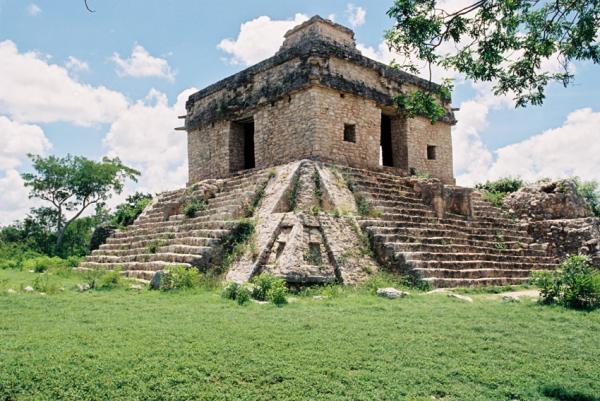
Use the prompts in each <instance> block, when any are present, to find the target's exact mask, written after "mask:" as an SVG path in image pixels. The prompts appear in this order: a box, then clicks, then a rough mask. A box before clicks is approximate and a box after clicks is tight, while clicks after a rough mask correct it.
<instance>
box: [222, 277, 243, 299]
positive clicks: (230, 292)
mask: <svg viewBox="0 0 600 401" xmlns="http://www.w3.org/2000/svg"><path fill="white" fill-rule="evenodd" d="M239 288H240V285H239V284H238V283H236V282H235V281H231V282H229V283H227V285H225V288H223V292H222V293H221V296H222V297H223V298H225V299H231V300H235V299H236V298H237V292H238V290H239Z"/></svg>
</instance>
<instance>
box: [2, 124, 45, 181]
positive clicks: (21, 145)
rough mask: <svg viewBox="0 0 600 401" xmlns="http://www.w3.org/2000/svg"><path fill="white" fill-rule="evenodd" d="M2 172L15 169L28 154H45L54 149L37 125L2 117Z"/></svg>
mask: <svg viewBox="0 0 600 401" xmlns="http://www.w3.org/2000/svg"><path fill="white" fill-rule="evenodd" d="M0 143H1V144H2V147H0V171H3V170H9V169H14V168H16V167H17V166H19V165H20V164H21V162H22V161H23V159H25V158H26V156H27V153H35V154H43V153H46V151H48V150H50V148H52V145H51V144H50V141H48V138H46V135H44V131H43V130H42V129H41V128H40V127H38V126H37V125H29V124H21V123H18V122H15V121H11V120H10V119H8V118H7V117H5V116H0Z"/></svg>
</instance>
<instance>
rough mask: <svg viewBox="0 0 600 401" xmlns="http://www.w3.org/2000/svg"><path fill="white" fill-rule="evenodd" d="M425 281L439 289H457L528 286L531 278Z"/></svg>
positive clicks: (432, 278) (440, 279)
mask: <svg viewBox="0 0 600 401" xmlns="http://www.w3.org/2000/svg"><path fill="white" fill-rule="evenodd" d="M424 281H426V282H428V283H430V284H431V285H432V286H433V287H437V288H456V287H483V286H507V285H521V284H527V283H528V282H529V278H527V277H492V278H490V277H486V278H472V279H462V278H440V277H429V278H425V279H424Z"/></svg>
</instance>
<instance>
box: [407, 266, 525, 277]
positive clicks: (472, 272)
mask: <svg viewBox="0 0 600 401" xmlns="http://www.w3.org/2000/svg"><path fill="white" fill-rule="evenodd" d="M413 272H414V273H415V274H417V275H418V276H419V277H420V278H421V279H427V278H445V279H447V278H450V279H482V278H498V277H510V278H515V277H520V278H528V277H529V276H530V275H531V270H529V269H421V268H417V269H413Z"/></svg>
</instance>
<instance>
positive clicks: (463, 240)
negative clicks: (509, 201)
mask: <svg viewBox="0 0 600 401" xmlns="http://www.w3.org/2000/svg"><path fill="white" fill-rule="evenodd" d="M372 236H373V240H374V241H375V243H377V244H388V243H399V244H407V245H414V246H428V245H432V246H441V245H449V246H453V245H461V246H474V247H482V248H492V249H504V250H505V251H507V252H515V251H517V252H518V251H521V250H527V251H528V252H533V254H535V255H540V256H544V255H545V253H544V252H542V251H539V250H536V251H533V250H532V249H529V246H528V244H525V243H523V242H520V241H502V242H498V241H496V239H495V238H492V239H491V240H489V239H475V238H469V237H456V236H453V237H446V236H439V237H436V236H429V237H416V236H411V235H403V234H372ZM422 249H425V248H422Z"/></svg>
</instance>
